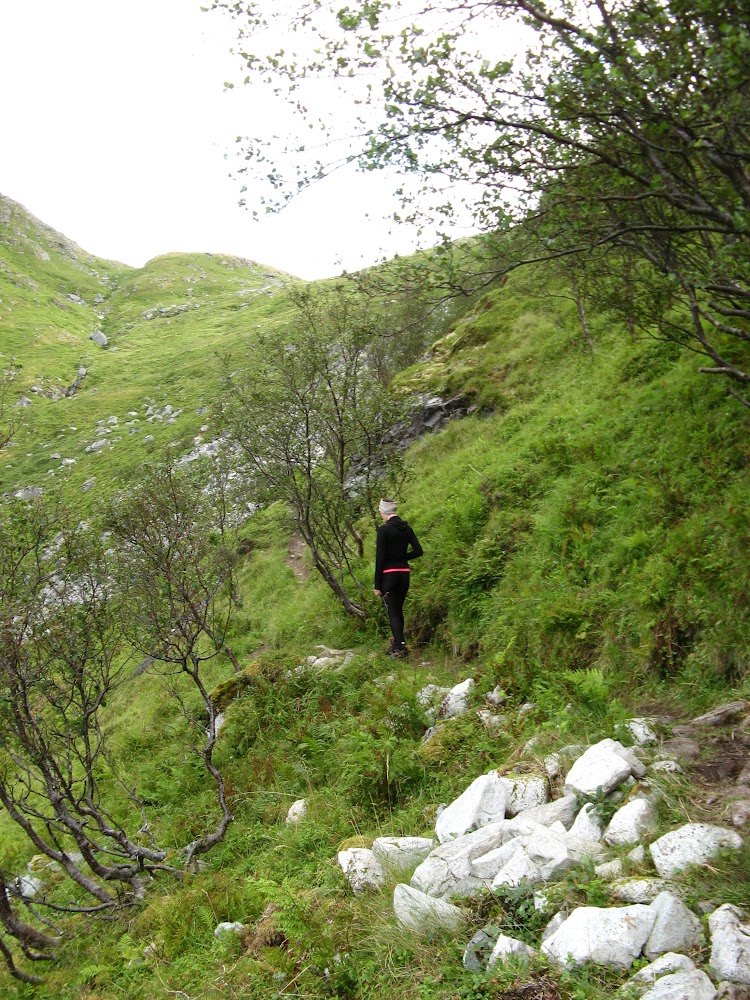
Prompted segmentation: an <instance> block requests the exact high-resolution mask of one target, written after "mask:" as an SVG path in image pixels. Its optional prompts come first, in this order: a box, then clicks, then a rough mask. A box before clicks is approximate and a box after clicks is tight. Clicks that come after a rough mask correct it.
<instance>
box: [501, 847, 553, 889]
mask: <svg viewBox="0 0 750 1000" xmlns="http://www.w3.org/2000/svg"><path fill="white" fill-rule="evenodd" d="M524 881H525V882H530V883H532V884H534V883H536V882H543V881H544V879H543V878H542V874H541V872H540V871H539V869H538V868H537V866H536V865H535V864H534V862H533V861H532V860H531V858H530V857H529V856H528V854H527V853H526V851H525V850H524V848H523V847H519V848H518V849H517V850H516V851H515V852H514V853H513V856H512V857H511V858H510V859H509V860H508V861H507V862H506V863H505V864H504V865H503V867H502V868H501V869H500V871H499V872H498V873H497V875H496V876H495V878H494V879H493V882H492V888H493V889H499V888H500V886H503V885H510V886H517V885H520V884H521V882H524Z"/></svg>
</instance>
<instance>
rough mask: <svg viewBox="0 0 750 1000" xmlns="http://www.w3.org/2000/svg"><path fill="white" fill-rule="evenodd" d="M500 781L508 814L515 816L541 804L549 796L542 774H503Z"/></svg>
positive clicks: (545, 779)
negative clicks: (503, 789)
mask: <svg viewBox="0 0 750 1000" xmlns="http://www.w3.org/2000/svg"><path fill="white" fill-rule="evenodd" d="M500 781H501V783H502V785H503V787H504V788H505V796H506V804H505V811H506V815H508V816H517V815H518V814H519V813H522V812H525V811H526V810H529V809H534V808H536V807H538V806H543V805H545V803H546V802H547V799H548V798H549V790H548V785H547V776H546V775H544V774H503V775H501V777H500Z"/></svg>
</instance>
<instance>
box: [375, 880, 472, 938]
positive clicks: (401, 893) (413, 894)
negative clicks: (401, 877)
mask: <svg viewBox="0 0 750 1000" xmlns="http://www.w3.org/2000/svg"><path fill="white" fill-rule="evenodd" d="M393 912H394V913H395V915H396V920H397V921H398V923H399V924H400V925H401V926H402V927H406V928H407V929H408V930H411V931H416V932H417V933H418V934H424V933H431V932H434V931H438V930H446V931H459V930H460V929H461V928H462V927H463V925H464V923H465V921H466V917H465V916H464V914H463V913H462V912H461V910H459V908H458V907H457V906H453V904H452V903H446V902H445V901H444V900H442V899H435V898H434V897H433V896H428V895H427V894H426V893H424V892H420V891H419V890H418V889H414V888H412V887H411V886H409V885H404V884H403V883H400V884H399V885H397V886H396V888H395V890H394V892H393Z"/></svg>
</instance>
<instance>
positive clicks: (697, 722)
mask: <svg viewBox="0 0 750 1000" xmlns="http://www.w3.org/2000/svg"><path fill="white" fill-rule="evenodd" d="M748 710H750V702H747V701H730V702H727V703H726V704H725V705H719V706H718V708H713V709H711V711H710V712H706V713H705V715H699V716H698V717H697V718H696V719H693V725H694V726H723V725H724V724H725V723H727V722H734V721H736V720H737V719H738V718H739V717H740V716H741V715H744V714H745V713H746V712H747V711H748Z"/></svg>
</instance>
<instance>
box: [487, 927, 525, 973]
mask: <svg viewBox="0 0 750 1000" xmlns="http://www.w3.org/2000/svg"><path fill="white" fill-rule="evenodd" d="M512 955H523V956H525V957H527V958H531V957H532V956H533V955H536V952H535V951H534V949H533V948H530V947H529V946H528V945H527V944H525V943H524V942H523V941H519V940H518V939H517V938H512V937H507V936H506V935H505V934H501V935H500V936H499V937H498V939H497V941H496V943H495V947H494V948H493V949H492V954H491V955H490V958H489V961H488V962H487V966H488V968H490V969H491V968H492V966H493V965H494V964H495V963H496V962H500V961H502V960H503V959H506V958H510V956H512Z"/></svg>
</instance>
